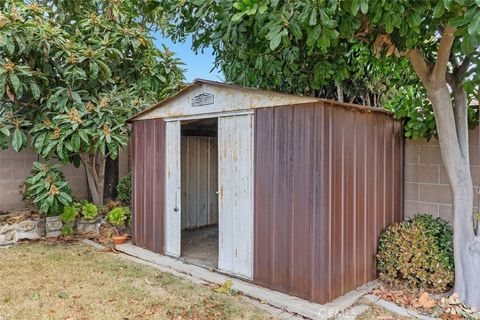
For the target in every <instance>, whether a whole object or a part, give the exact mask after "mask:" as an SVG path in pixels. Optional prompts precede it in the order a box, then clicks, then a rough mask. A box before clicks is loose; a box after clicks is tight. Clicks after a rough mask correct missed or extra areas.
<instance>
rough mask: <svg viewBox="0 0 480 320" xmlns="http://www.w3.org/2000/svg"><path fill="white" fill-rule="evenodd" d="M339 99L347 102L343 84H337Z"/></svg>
mask: <svg viewBox="0 0 480 320" xmlns="http://www.w3.org/2000/svg"><path fill="white" fill-rule="evenodd" d="M337 99H338V101H340V102H343V101H345V98H344V96H343V87H342V84H341V83H339V84H337Z"/></svg>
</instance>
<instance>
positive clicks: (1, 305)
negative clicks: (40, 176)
mask: <svg viewBox="0 0 480 320" xmlns="http://www.w3.org/2000/svg"><path fill="white" fill-rule="evenodd" d="M0 258H1V264H0V319H1V320H21V319H28V320H31V319H102V320H103V319H202V320H203V319H271V317H270V315H268V314H266V313H265V312H264V311H261V310H259V309H257V308H255V307H254V306H253V305H251V304H249V303H248V302H246V301H245V300H244V299H242V298H241V297H240V296H233V295H227V294H220V293H216V292H214V291H213V290H212V289H210V288H209V287H206V286H202V285H197V284H193V283H192V282H190V281H187V280H184V279H181V278H178V277H176V276H174V275H171V274H168V273H162V272H160V271H158V270H156V269H154V268H150V267H147V266H143V265H138V264H135V263H133V262H130V261H124V260H122V259H120V258H118V257H116V256H115V254H113V253H107V252H101V251H96V250H95V249H93V248H91V247H89V246H87V245H84V244H80V243H72V244H63V243H33V244H25V245H19V246H15V247H11V248H9V249H0Z"/></svg>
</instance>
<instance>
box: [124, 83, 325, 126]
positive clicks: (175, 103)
mask: <svg viewBox="0 0 480 320" xmlns="http://www.w3.org/2000/svg"><path fill="white" fill-rule="evenodd" d="M319 100H320V99H318V98H315V97H303V96H296V95H291V94H285V93H279V92H274V91H267V90H260V89H256V88H248V87H241V86H236V85H230V84H225V83H221V82H215V81H210V80H203V79H196V80H194V81H193V82H192V83H191V84H190V85H188V86H187V87H185V88H183V89H182V90H180V91H178V92H177V93H176V94H174V95H172V96H170V97H168V98H166V99H165V100H163V101H161V102H159V103H157V104H155V105H153V106H152V107H150V108H148V109H146V110H144V111H142V112H140V113H138V114H136V115H135V116H133V117H132V118H130V119H129V120H128V121H129V122H130V121H136V120H146V119H157V118H174V117H182V116H192V115H202V114H205V115H206V114H210V113H223V112H235V111H242V110H250V109H255V108H263V107H271V106H281V105H290V104H298V103H308V102H316V101H319Z"/></svg>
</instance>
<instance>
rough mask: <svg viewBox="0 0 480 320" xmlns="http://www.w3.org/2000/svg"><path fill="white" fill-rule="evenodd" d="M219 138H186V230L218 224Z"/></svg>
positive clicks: (183, 143)
mask: <svg viewBox="0 0 480 320" xmlns="http://www.w3.org/2000/svg"><path fill="white" fill-rule="evenodd" d="M217 158H218V152H217V139H216V137H200V136H183V137H182V208H183V210H182V229H192V228H198V227H203V226H209V225H216V224H217V223H218V205H217V199H218V196H217V193H216V192H217V190H218V189H217V185H218V168H217Z"/></svg>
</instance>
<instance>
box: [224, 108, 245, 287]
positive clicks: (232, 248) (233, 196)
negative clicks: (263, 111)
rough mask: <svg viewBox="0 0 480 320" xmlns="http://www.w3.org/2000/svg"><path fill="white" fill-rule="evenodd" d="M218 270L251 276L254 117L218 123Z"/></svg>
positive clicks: (243, 117)
mask: <svg viewBox="0 0 480 320" xmlns="http://www.w3.org/2000/svg"><path fill="white" fill-rule="evenodd" d="M218 187H219V199H218V209H219V210H218V211H219V257H218V267H219V269H221V270H223V271H226V272H229V273H232V274H236V275H240V276H243V277H246V278H250V279H251V278H252V276H253V115H251V114H248V115H240V116H231V117H220V118H219V120H218Z"/></svg>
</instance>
